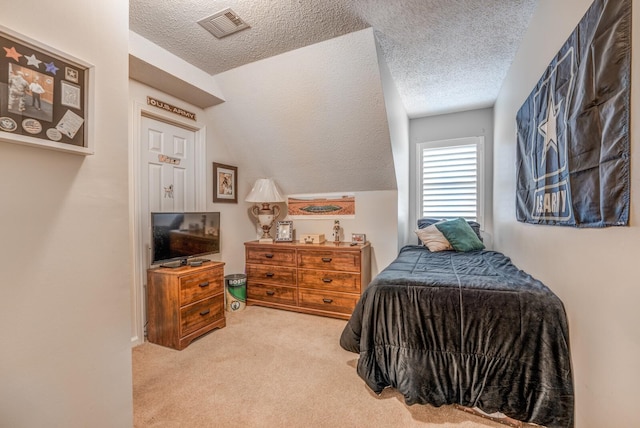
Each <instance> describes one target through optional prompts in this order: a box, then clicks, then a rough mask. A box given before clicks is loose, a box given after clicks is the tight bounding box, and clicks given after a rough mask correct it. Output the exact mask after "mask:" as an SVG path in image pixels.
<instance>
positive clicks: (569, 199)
mask: <svg viewBox="0 0 640 428" xmlns="http://www.w3.org/2000/svg"><path fill="white" fill-rule="evenodd" d="M630 69H631V0H596V1H595V2H594V3H593V4H592V5H591V7H590V8H589V10H588V11H587V13H586V14H585V16H584V17H583V18H582V20H581V21H580V23H579V24H578V26H577V27H576V29H575V30H574V31H573V33H572V34H571V36H569V39H568V40H567V41H566V42H565V44H564V45H563V46H562V48H560V51H559V52H558V54H557V55H556V57H555V58H554V59H553V60H552V61H551V64H549V66H548V67H547V69H546V70H545V72H544V74H543V75H542V77H541V78H540V80H539V81H538V84H537V85H536V87H535V88H534V90H533V92H532V93H531V94H530V95H529V97H528V98H527V100H526V101H525V103H524V104H523V105H522V107H521V108H520V110H519V111H518V115H517V119H516V120H517V127H518V134H517V139H518V145H517V153H516V156H517V165H516V170H517V186H516V216H517V219H518V221H521V222H525V223H535V224H550V225H565V226H575V227H606V226H626V225H628V223H629V181H630V178H629V169H630V159H629V121H630V113H629V103H630V87H631V82H630Z"/></svg>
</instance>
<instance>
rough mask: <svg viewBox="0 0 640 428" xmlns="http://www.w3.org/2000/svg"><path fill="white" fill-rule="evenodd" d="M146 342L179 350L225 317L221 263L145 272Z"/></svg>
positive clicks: (156, 269)
mask: <svg viewBox="0 0 640 428" xmlns="http://www.w3.org/2000/svg"><path fill="white" fill-rule="evenodd" d="M147 278H148V281H147V339H148V340H149V342H152V343H156V344H158V345H162V346H168V347H170V348H174V349H178V350H182V349H184V348H186V347H187V346H188V345H189V344H190V343H191V342H192V341H193V340H195V339H196V338H198V337H200V336H202V335H203V334H205V333H207V332H209V331H211V330H213V329H214V328H222V327H224V326H225V325H226V320H225V317H224V263H221V262H207V263H204V264H203V265H202V266H198V267H192V266H183V267H179V268H162V267H161V268H155V269H149V270H148V271H147Z"/></svg>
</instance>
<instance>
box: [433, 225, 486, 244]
mask: <svg viewBox="0 0 640 428" xmlns="http://www.w3.org/2000/svg"><path fill="white" fill-rule="evenodd" d="M434 226H435V227H436V228H437V229H438V230H439V231H440V232H442V234H443V235H444V237H445V238H447V241H449V243H450V244H451V246H452V247H453V249H454V250H456V251H462V252H464V251H472V250H482V249H484V244H483V243H482V241H481V240H480V239H478V235H476V233H475V232H474V231H473V229H472V228H471V226H469V223H467V221H466V220H465V219H463V218H457V219H455V220H447V221H443V222H441V223H436V224H435V225H434Z"/></svg>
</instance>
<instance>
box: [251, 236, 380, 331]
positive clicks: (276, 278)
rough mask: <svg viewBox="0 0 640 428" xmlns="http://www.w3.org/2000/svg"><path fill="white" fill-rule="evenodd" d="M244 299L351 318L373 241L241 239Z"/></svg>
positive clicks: (368, 270) (365, 277)
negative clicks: (269, 242) (352, 244)
mask: <svg viewBox="0 0 640 428" xmlns="http://www.w3.org/2000/svg"><path fill="white" fill-rule="evenodd" d="M245 256H246V274H247V304H249V305H262V306H269V307H273V308H279V309H287V310H291V311H297V312H305V313H309V314H316V315H324V316H328V317H334V318H342V319H349V317H350V316H351V313H352V312H353V308H354V307H355V305H356V302H357V301H358V299H359V298H360V295H361V293H362V291H364V289H365V287H366V286H367V285H369V282H370V281H371V246H370V244H369V243H368V242H367V243H365V244H363V245H357V246H350V245H349V243H344V242H343V243H339V244H335V243H334V242H325V243H323V244H304V243H300V242H293V243H290V242H287V243H281V242H276V243H273V244H261V243H259V242H257V241H252V242H246V243H245Z"/></svg>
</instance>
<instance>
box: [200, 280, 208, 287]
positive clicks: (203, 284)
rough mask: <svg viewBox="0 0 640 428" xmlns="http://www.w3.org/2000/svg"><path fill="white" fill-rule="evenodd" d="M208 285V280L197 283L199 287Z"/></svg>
mask: <svg viewBox="0 0 640 428" xmlns="http://www.w3.org/2000/svg"><path fill="white" fill-rule="evenodd" d="M208 286H209V281H205V282H203V283H200V284H198V287H200V288H204V287H208Z"/></svg>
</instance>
